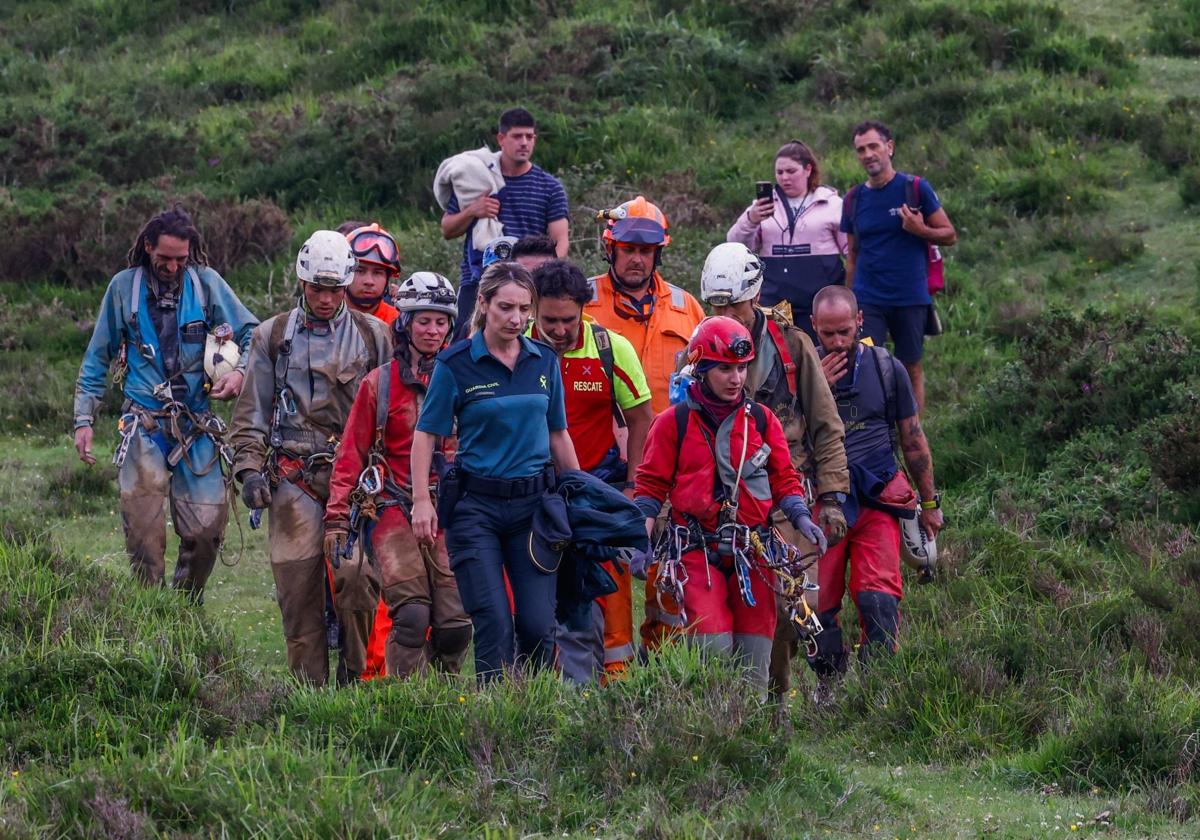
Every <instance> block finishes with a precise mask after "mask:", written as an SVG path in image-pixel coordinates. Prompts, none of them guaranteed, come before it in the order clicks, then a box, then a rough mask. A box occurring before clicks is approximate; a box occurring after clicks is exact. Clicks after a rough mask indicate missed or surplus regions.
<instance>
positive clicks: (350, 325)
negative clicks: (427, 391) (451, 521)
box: [230, 306, 391, 685]
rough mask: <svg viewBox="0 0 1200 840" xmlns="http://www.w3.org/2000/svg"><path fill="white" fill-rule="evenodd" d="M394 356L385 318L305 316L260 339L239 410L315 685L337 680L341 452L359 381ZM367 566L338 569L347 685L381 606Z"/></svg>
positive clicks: (289, 635) (286, 611) (294, 626)
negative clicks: (328, 523) (332, 628)
mask: <svg viewBox="0 0 1200 840" xmlns="http://www.w3.org/2000/svg"><path fill="white" fill-rule="evenodd" d="M390 356H391V338H390V335H389V330H388V327H387V325H386V324H384V323H383V322H382V321H380V320H379V319H378V318H374V317H372V316H370V315H365V314H363V313H360V312H354V311H351V310H349V309H348V308H347V307H345V306H343V307H342V309H341V310H340V311H339V312H338V314H337V315H335V316H334V317H333V319H332V320H331V321H329V322H324V321H316V320H308V321H307V323H306V318H305V315H304V312H303V310H302V309H300V308H297V309H294V310H292V311H291V312H285V313H283V314H281V315H276V316H275V317H273V318H269V319H267V320H266V321H265V322H263V323H262V324H261V325H260V326H259V327H258V328H257V329H256V330H255V331H254V338H253V339H252V341H251V343H250V358H249V361H248V362H247V364H246V382H245V384H244V385H243V386H242V393H241V395H240V396H239V398H238V401H237V405H236V406H235V408H234V413H233V421H232V424H231V426H230V438H231V441H232V443H233V446H234V450H235V455H234V464H233V470H234V475H239V476H240V475H241V474H242V471H243V470H252V471H255V472H265V473H266V474H267V475H268V477H269V479H270V481H271V484H272V490H271V505H270V508H269V523H270V524H269V531H268V534H269V541H270V558H271V572H272V574H273V575H274V577H275V592H276V598H277V599H278V601H279V609H280V612H281V613H282V614H283V635H284V639H285V641H286V642H287V657H288V667H289V668H290V669H291V671H292V673H293V674H295V675H296V676H297V677H299V678H300V679H303V680H306V681H308V682H310V683H313V684H315V685H324V684H325V683H326V682H327V681H328V679H329V654H328V649H327V646H326V635H325V579H326V574H327V567H326V564H325V557H324V538H325V527H324V524H323V522H324V516H325V502H326V500H327V499H328V498H329V475H330V469H331V463H332V457H333V452H334V449H335V447H336V445H337V441H338V439H339V437H340V436H341V434H342V428H343V426H344V425H345V423H346V418H347V417H348V416H349V414H350V406H351V405H352V404H353V402H354V395H355V393H356V392H357V391H358V385H359V382H360V381H361V380H362V378H363V377H364V376H366V374H367V373H368V371H370V370H371V369H372V368H373V367H375V366H377V365H378V364H381V363H382V362H384V361H386V360H387V359H388V358H389V357H390ZM290 408H294V412H292V413H289V411H288V409H290ZM363 558H364V556H363V554H362V553H361V552H356V553H355V555H354V556H353V557H351V558H348V559H346V560H345V561H343V562H342V564H341V568H340V569H338V570H336V571H333V570H329V571H332V578H333V593H334V608H335V610H336V611H337V614H338V618H339V620H340V621H341V622H342V626H343V648H342V657H343V661H342V662H341V664H340V666H339V673H342V672H343V671H344V675H345V677H346V678H347V679H352V678H354V677H355V676H356V675H357V674H358V673H360V672H361V671H362V670H363V667H364V665H365V663H366V643H367V639H368V637H369V636H370V632H371V622H372V619H373V617H374V614H375V607H376V604H377V603H378V601H379V582H378V576H377V575H376V574H375V573H374V571H373V569H371V568H370V566H369V565H368V564H367V563H366V562H365V560H364V559H363Z"/></svg>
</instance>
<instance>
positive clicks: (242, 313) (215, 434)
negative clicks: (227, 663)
mask: <svg viewBox="0 0 1200 840" xmlns="http://www.w3.org/2000/svg"><path fill="white" fill-rule="evenodd" d="M127 261H128V268H126V269H124V270H123V271H120V272H118V273H117V274H116V275H115V276H114V277H113V278H112V280H111V281H110V282H109V284H108V288H107V289H106V290H105V292H104V297H103V299H102V300H101V303H100V313H99V314H98V315H97V316H96V326H95V327H94V328H93V330H92V337H91V340H90V341H89V342H88V347H87V351H86V353H85V354H84V357H83V361H82V363H81V364H80V366H79V378H78V379H77V380H76V383H75V405H74V418H75V451H76V453H78V455H79V459H80V460H81V461H83V462H84V463H85V464H87V465H88V466H91V465H93V464H95V463H96V457H95V455H93V453H92V443H93V436H94V432H93V424H94V423H95V421H96V413H97V412H98V411H99V409H100V404H101V401H102V400H103V398H104V393H105V391H106V390H107V383H106V379H107V376H108V370H109V366H110V364H111V363H112V362H113V361H117V362H118V370H117V372H116V373H114V375H113V384H114V386H115V385H117V384H118V383H119V384H120V387H121V391H122V393H123V395H124V397H125V401H124V404H123V406H122V418H121V422H120V425H119V427H118V428H119V429H120V431H121V435H120V438H121V442H120V443H119V444H118V448H117V451H116V453H115V454H114V458H113V462H114V463H115V464H116V465H117V469H118V472H117V484H118V486H119V487H120V491H121V501H120V507H121V522H122V524H123V525H124V529H125V551H126V553H127V554H128V555H129V567H130V569H131V570H132V572H133V575H134V577H135V578H136V579H137V580H138V581H140V582H141V583H144V584H147V585H158V584H161V583H162V582H163V578H164V575H165V573H166V552H167V522H166V516H165V514H164V513H163V503H164V502H165V501H168V500H169V501H170V504H171V524H172V525H173V526H174V528H175V533H176V534H178V536H179V557H178V560H177V562H176V564H175V573H174V575H173V577H172V581H171V583H172V585H173V586H174V587H175V588H177V589H179V590H182V591H184V592H187V593H188V594H189V595H190V597H191V598H192V599H193V600H194V601H197V602H201V601H203V595H204V586H205V583H206V582H207V581H208V578H209V575H210V574H212V570H213V565H214V564H215V563H216V559H217V552H218V551H219V549H220V546H221V541H222V538H223V536H224V534H225V524H226V520H227V510H228V503H227V498H226V479H225V477H224V475H223V471H222V468H221V464H220V459H221V450H222V448H223V447H224V446H225V445H226V442H225V438H224V424H223V423H222V422H221V421H220V420H219V419H218V418H217V417H216V416H215V415H213V414H212V412H211V410H210V405H209V400H210V399H215V400H229V399H233V398H234V397H236V396H237V395H238V394H239V393H240V391H241V389H242V383H243V382H244V381H245V377H246V352H247V349H248V348H249V346H250V335H251V333H252V332H253V330H254V327H255V326H256V325H257V324H258V319H257V318H255V317H254V315H252V314H251V313H250V311H249V310H248V309H246V307H245V306H243V305H242V302H241V301H240V300H238V297H237V295H235V294H234V292H233V290H232V289H231V288H230V287H229V284H228V283H226V282H225V280H224V279H223V278H222V277H221V275H220V274H218V273H217V272H216V271H214V270H213V269H212V268H211V267H209V265H208V256H207V255H206V254H205V252H204V240H203V239H202V238H201V236H200V231H199V230H197V229H196V226H195V225H194V224H193V223H192V219H191V216H189V215H188V213H187V211H185V210H184V209H183V208H182V207H181V206H179V205H175V207H173V208H172V209H170V210H166V211H164V212H162V213H159V214H158V215H157V216H154V217H153V218H151V219H149V220H148V221H147V222H146V224H145V225H144V226H143V227H142V229H141V230H140V231H139V232H138V235H137V237H136V239H135V240H134V243H133V247H132V248H130V249H129V254H128V257H127ZM221 324H228V325H229V327H230V329H231V332H232V336H233V340H234V345H235V346H236V347H238V348H239V353H240V358H239V360H238V363H237V365H236V366H235V367H234V369H233V370H232V371H229V372H228V373H225V374H224V375H222V376H219V377H218V378H217V381H215V382H213V381H210V379H209V377H208V375H207V374H206V372H205V358H204V356H205V342H206V340H207V336H208V334H209V332H210V331H212V330H213V329H214V328H215V327H217V326H219V325H221ZM210 388H211V390H209V389H210Z"/></svg>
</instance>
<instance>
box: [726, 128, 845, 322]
mask: <svg viewBox="0 0 1200 840" xmlns="http://www.w3.org/2000/svg"><path fill="white" fill-rule="evenodd" d="M841 220H842V199H841V197H840V196H839V195H838V192H837V190H835V189H833V188H832V187H827V186H824V185H822V184H821V166H820V164H819V163H818V162H817V156H816V155H815V154H814V153H813V150H812V149H810V148H809V147H808V146H807V145H805V144H804V143H802V142H800V141H799V140H789V141H788V142H787V143H784V144H783V145H782V146H780V147H779V151H777V152H776V153H775V186H774V190H773V194H772V196H770V197H768V198H764V199H760V200H758V201H755V202H754V203H753V204H751V205H750V206H749V207H748V208H746V211H745V212H744V213H742V215H741V216H739V217H738V220H737V221H736V222H734V224H733V227H731V228H730V229H729V232H728V233H727V234H726V235H725V239H726V241H728V242H740V243H741V244H743V245H745V246H746V247H747V248H749V249H750V250H751V251H754V252H755V253H756V254H758V255H759V256H760V257H761V258H762V264H763V284H762V304H763V305H764V306H775V305H776V304H778V303H779V302H781V301H787V302H788V303H789V304H790V305H791V310H792V322H793V323H794V324H795V325H796V326H797V327H799V328H800V329H802V330H804V331H805V332H806V333H808V336H809V338H811V339H813V340H814V341H815V340H816V336H815V335H813V333H812V324H811V322H810V320H809V317H810V315H811V314H812V298H813V295H815V294H816V293H817V292H818V291H820V290H821V289H823V288H824V287H826V286H830V285H843V284H844V283H845V282H846V269H845V266H844V265H843V263H842V258H843V257H844V256H845V254H846V250H847V247H848V246H847V240H846V234H844V233H842V231H841V229H840V224H841Z"/></svg>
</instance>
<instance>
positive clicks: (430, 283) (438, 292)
mask: <svg viewBox="0 0 1200 840" xmlns="http://www.w3.org/2000/svg"><path fill="white" fill-rule="evenodd" d="M392 300H393V301H395V304H394V305H395V307H396V309H398V310H399V311H400V312H401V313H413V312H443V313H445V314H446V315H449V316H450V318H451V319H453V318H454V317H455V316H456V315H458V295H456V294H455V292H454V286H453V285H452V284H451V283H450V281H449V280H447V279H446V278H445V277H443V276H442V275H440V274H438V273H437V272H436V271H414V272H413V273H412V274H410V275H409V277H408V279H407V280H405V281H404V282H403V283H401V284H400V288H399V289H397V290H396V294H395V295H393V296H392Z"/></svg>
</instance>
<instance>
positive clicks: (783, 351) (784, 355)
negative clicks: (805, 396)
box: [767, 315, 796, 382]
mask: <svg viewBox="0 0 1200 840" xmlns="http://www.w3.org/2000/svg"><path fill="white" fill-rule="evenodd" d="M767 332H768V333H770V334H771V340H772V341H774V342H775V349H776V350H777V351H778V352H779V358H780V360H781V361H782V362H783V373H784V376H786V377H787V379H788V382H791V377H792V374H793V373H795V372H796V362H795V361H794V360H793V359H792V351H791V350H789V349H788V346H787V338H786V337H785V336H784V334H783V328H782V327H780V326H779V324H778V323H777V322H776V321H775V318H774V317H772V316H771V315H768V316H767Z"/></svg>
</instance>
